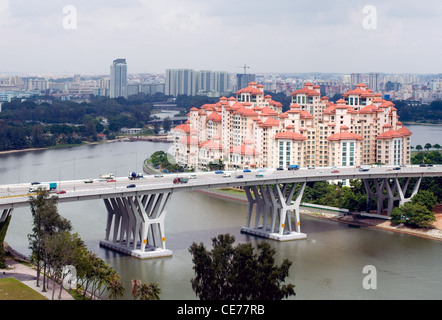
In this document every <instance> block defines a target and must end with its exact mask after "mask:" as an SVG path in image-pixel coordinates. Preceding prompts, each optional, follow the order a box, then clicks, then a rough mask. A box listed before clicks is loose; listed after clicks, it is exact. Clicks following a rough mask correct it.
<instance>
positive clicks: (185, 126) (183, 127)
mask: <svg viewBox="0 0 442 320" xmlns="http://www.w3.org/2000/svg"><path fill="white" fill-rule="evenodd" d="M172 130H175V131H183V132H185V133H193V132H196V130H195V129H193V128H192V127H191V126H190V125H188V124H180V125H177V126H176V127H175V128H173V129H172Z"/></svg>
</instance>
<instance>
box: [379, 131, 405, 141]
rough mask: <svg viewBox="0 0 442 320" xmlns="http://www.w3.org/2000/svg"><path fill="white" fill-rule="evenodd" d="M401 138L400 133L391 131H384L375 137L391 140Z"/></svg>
mask: <svg viewBox="0 0 442 320" xmlns="http://www.w3.org/2000/svg"><path fill="white" fill-rule="evenodd" d="M401 137H402V133H400V132H398V131H396V130H393V129H391V130H388V131H385V132H383V133H381V134H379V135H378V136H377V139H392V138H401Z"/></svg>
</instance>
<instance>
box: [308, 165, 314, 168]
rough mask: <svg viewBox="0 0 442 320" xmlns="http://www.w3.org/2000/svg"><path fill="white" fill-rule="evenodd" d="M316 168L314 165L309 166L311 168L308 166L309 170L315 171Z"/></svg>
mask: <svg viewBox="0 0 442 320" xmlns="http://www.w3.org/2000/svg"><path fill="white" fill-rule="evenodd" d="M314 168H315V166H314V165H309V166H307V169H314Z"/></svg>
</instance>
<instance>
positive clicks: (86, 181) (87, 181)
mask: <svg viewBox="0 0 442 320" xmlns="http://www.w3.org/2000/svg"><path fill="white" fill-rule="evenodd" d="M92 182H94V180H92V179H86V180H84V183H92Z"/></svg>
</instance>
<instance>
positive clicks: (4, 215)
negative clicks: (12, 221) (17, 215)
mask: <svg viewBox="0 0 442 320" xmlns="http://www.w3.org/2000/svg"><path fill="white" fill-rule="evenodd" d="M12 210H14V209H12V208H10V209H3V212H2V214H1V215H0V223H2V222H5V221H6V219H8V217H9V216H10V215H11V214H12Z"/></svg>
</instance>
